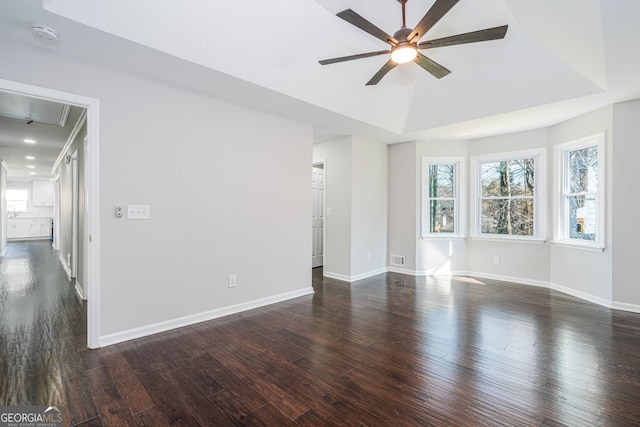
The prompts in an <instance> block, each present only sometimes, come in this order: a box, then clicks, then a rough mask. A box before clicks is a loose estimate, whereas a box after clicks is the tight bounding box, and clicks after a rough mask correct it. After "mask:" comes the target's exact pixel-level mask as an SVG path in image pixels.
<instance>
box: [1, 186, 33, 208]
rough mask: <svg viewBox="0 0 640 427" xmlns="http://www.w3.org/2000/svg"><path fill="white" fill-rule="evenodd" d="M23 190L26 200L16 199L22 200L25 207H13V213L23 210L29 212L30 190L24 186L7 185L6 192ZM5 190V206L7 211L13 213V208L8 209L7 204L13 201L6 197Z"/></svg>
mask: <svg viewBox="0 0 640 427" xmlns="http://www.w3.org/2000/svg"><path fill="white" fill-rule="evenodd" d="M11 190H13V191H24V192H26V193H27V199H26V200H18V201H21V202H22V201H24V202H25V208H24V209H15V213H25V212H29V209H30V207H31V191H29V189H28V188H25V187H9V188H7V190H6V192H8V191H11ZM6 192H5V202H6V208H7V213H14V211H13V209H9V205H10V204H11V202H13V201H14V200H13V199H9V197H7V195H6Z"/></svg>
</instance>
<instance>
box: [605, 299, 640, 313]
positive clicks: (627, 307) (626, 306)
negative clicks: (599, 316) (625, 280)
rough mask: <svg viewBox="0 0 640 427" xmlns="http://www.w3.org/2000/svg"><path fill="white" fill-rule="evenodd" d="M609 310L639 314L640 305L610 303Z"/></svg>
mask: <svg viewBox="0 0 640 427" xmlns="http://www.w3.org/2000/svg"><path fill="white" fill-rule="evenodd" d="M611 308H613V309H614V310H623V311H630V312H632V313H640V305H638V304H628V303H626V302H616V301H612V302H611Z"/></svg>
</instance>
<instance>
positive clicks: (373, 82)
mask: <svg viewBox="0 0 640 427" xmlns="http://www.w3.org/2000/svg"><path fill="white" fill-rule="evenodd" d="M396 65H398V64H396V63H395V62H393V61H392V60H391V59H390V60H388V61H387V63H386V64H384V65H383V66H382V68H380V70H378V72H377V73H376V74H375V75H374V76H373V77H371V80H369V81H368V82H367V86H372V85H377V84H378V82H379V81H380V80H382V78H383V77H384V76H385V75H386V74H387V73H388V72H389V71H391V69H392V68H394V67H395V66H396Z"/></svg>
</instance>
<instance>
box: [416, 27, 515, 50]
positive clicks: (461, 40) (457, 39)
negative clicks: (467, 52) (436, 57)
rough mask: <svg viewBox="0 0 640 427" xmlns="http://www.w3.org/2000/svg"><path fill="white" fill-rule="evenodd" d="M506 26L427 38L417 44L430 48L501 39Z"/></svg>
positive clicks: (422, 47) (421, 47)
mask: <svg viewBox="0 0 640 427" xmlns="http://www.w3.org/2000/svg"><path fill="white" fill-rule="evenodd" d="M507 28H509V26H508V25H503V26H501V27H494V28H487V29H484V30H479V31H472V32H470V33H464V34H457V35H455V36H450V37H443V38H441V39H434V40H427V41H424V42H422V43H420V44H418V49H432V48H434V47H443V46H452V45H456V44H466V43H476V42H484V41H488V40H498V39H503V38H504V36H505V35H506V34H507Z"/></svg>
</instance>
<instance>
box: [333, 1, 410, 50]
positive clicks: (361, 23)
mask: <svg viewBox="0 0 640 427" xmlns="http://www.w3.org/2000/svg"><path fill="white" fill-rule="evenodd" d="M337 16H339V17H340V18H342V19H344V20H345V21H347V22H348V23H350V24H352V25H355V26H356V27H358V28H360V29H361V30H362V31H364V32H366V33H369V34H371V35H372V36H373V37H375V38H377V39H380V40H382V41H383V42H385V43H389V44H390V45H392V46H395V45H397V44H398V40H396V39H394V38H393V36H391V35H389V34H387V33H386V32H384V31H382V30H381V29H380V28H378V27H376V26H375V25H373V24H372V23H371V22H369V21H367V20H366V19H364V18H363V17H362V16H360V15H358V14H357V13H356V12H354V11H353V10H351V9H345V10H343V11H342V12H338V13H337Z"/></svg>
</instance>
